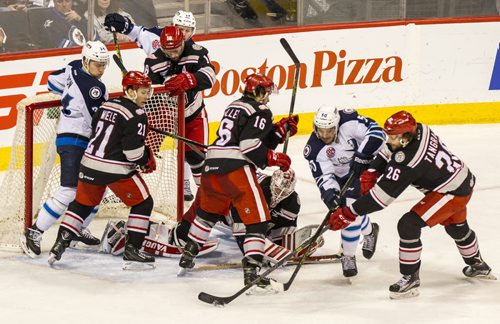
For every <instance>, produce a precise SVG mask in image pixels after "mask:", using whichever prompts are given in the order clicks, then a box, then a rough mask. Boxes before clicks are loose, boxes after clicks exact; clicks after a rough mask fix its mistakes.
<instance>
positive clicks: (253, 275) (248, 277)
mask: <svg viewBox="0 0 500 324" xmlns="http://www.w3.org/2000/svg"><path fill="white" fill-rule="evenodd" d="M241 263H242V266H243V278H244V284H245V286H246V285H248V284H250V283H252V282H254V281H256V280H257V279H258V278H259V271H260V268H261V267H260V264H259V263H258V262H257V261H255V260H253V259H251V258H248V257H245V258H243V260H242V261H241ZM280 291H283V284H280V283H278V282H276V280H274V279H270V278H260V279H258V281H257V282H256V283H255V284H254V286H253V287H252V288H250V289H249V290H248V291H247V293H246V294H247V295H270V294H276V293H278V292H280Z"/></svg>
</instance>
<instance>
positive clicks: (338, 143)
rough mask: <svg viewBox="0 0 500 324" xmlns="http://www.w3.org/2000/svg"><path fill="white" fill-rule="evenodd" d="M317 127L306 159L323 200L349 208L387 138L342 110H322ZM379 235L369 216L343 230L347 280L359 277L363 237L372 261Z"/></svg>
mask: <svg viewBox="0 0 500 324" xmlns="http://www.w3.org/2000/svg"><path fill="white" fill-rule="evenodd" d="M313 124H314V125H313V127H314V131H313V132H312V134H311V136H310V138H309V140H308V142H307V144H306V146H305V148H304V157H305V158H306V159H307V160H308V161H309V167H310V169H311V172H312V175H313V177H314V179H315V180H316V185H317V186H318V188H319V190H320V192H321V199H322V200H323V202H324V203H325V205H326V206H327V207H328V208H329V209H332V208H335V207H336V206H337V204H339V203H340V202H341V200H343V199H345V200H346V202H347V203H348V204H349V203H350V202H352V201H354V200H355V199H356V198H358V197H359V195H360V187H359V175H360V174H361V172H362V171H364V170H365V169H366V168H368V164H369V163H370V162H371V161H372V160H373V159H374V157H375V155H376V154H377V153H378V152H379V151H380V150H381V148H382V146H383V145H384V143H385V138H386V135H385V133H384V131H383V129H382V127H380V126H379V125H378V124H377V123H376V122H375V121H373V120H372V119H370V118H367V117H364V116H361V115H359V114H358V113H357V112H356V111H355V110H353V109H344V110H338V109H337V108H335V107H333V106H328V105H323V106H321V107H320V108H319V109H318V111H317V112H316V115H315V116H314V122H313ZM351 173H354V176H355V178H354V180H353V181H352V182H351V184H350V185H349V187H348V189H347V190H346V191H345V194H344V197H339V193H340V188H342V187H343V185H344V184H345V183H346V181H347V179H348V178H349V176H350V174H351ZM378 231H379V227H378V224H376V223H371V222H370V219H369V217H368V216H359V217H357V219H356V221H355V222H353V223H352V224H351V225H350V226H349V227H347V228H345V229H344V230H342V232H341V240H342V250H343V255H342V258H341V261H342V270H343V274H344V276H345V277H353V276H356V275H357V273H358V270H357V266H356V256H355V253H356V247H357V245H358V242H359V239H360V236H361V235H363V236H364V240H363V247H362V250H363V256H364V257H365V258H367V259H370V258H371V257H372V256H373V254H374V253H375V249H376V244H377V237H378Z"/></svg>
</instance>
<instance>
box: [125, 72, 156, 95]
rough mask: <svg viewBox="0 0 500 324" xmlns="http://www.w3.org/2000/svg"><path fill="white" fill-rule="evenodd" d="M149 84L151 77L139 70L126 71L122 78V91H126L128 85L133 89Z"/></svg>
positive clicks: (149, 85) (148, 85)
mask: <svg viewBox="0 0 500 324" xmlns="http://www.w3.org/2000/svg"><path fill="white" fill-rule="evenodd" d="M151 84H152V82H151V79H150V78H149V77H148V76H147V75H145V74H144V73H142V72H139V71H128V72H127V74H125V76H124V77H123V79H122V86H123V92H126V91H127V89H128V88H129V87H132V88H133V89H134V90H136V89H138V88H140V87H144V88H149V87H151Z"/></svg>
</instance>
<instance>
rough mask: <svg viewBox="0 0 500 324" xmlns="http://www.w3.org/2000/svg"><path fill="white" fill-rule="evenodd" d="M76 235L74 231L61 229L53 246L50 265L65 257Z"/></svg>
mask: <svg viewBox="0 0 500 324" xmlns="http://www.w3.org/2000/svg"><path fill="white" fill-rule="evenodd" d="M75 237H76V235H75V233H73V232H72V231H70V230H68V229H66V228H64V227H62V226H61V227H59V232H58V233H57V239H56V242H55V243H54V246H52V249H51V250H50V254H49V260H48V262H49V264H50V265H52V264H53V263H54V262H56V261H59V260H61V256H62V255H63V253H64V251H66V248H67V247H68V246H69V244H70V243H71V241H72V240H73V239H75Z"/></svg>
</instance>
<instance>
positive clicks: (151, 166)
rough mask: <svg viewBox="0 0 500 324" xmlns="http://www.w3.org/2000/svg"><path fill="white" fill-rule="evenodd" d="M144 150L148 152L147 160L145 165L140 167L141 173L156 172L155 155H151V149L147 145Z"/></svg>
mask: <svg viewBox="0 0 500 324" xmlns="http://www.w3.org/2000/svg"><path fill="white" fill-rule="evenodd" d="M146 148H147V150H148V155H149V160H148V162H147V163H146V164H144V165H142V166H141V171H142V173H151V172H153V171H154V170H156V160H155V155H154V154H153V151H152V150H151V148H150V147H149V146H147V145H146Z"/></svg>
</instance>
